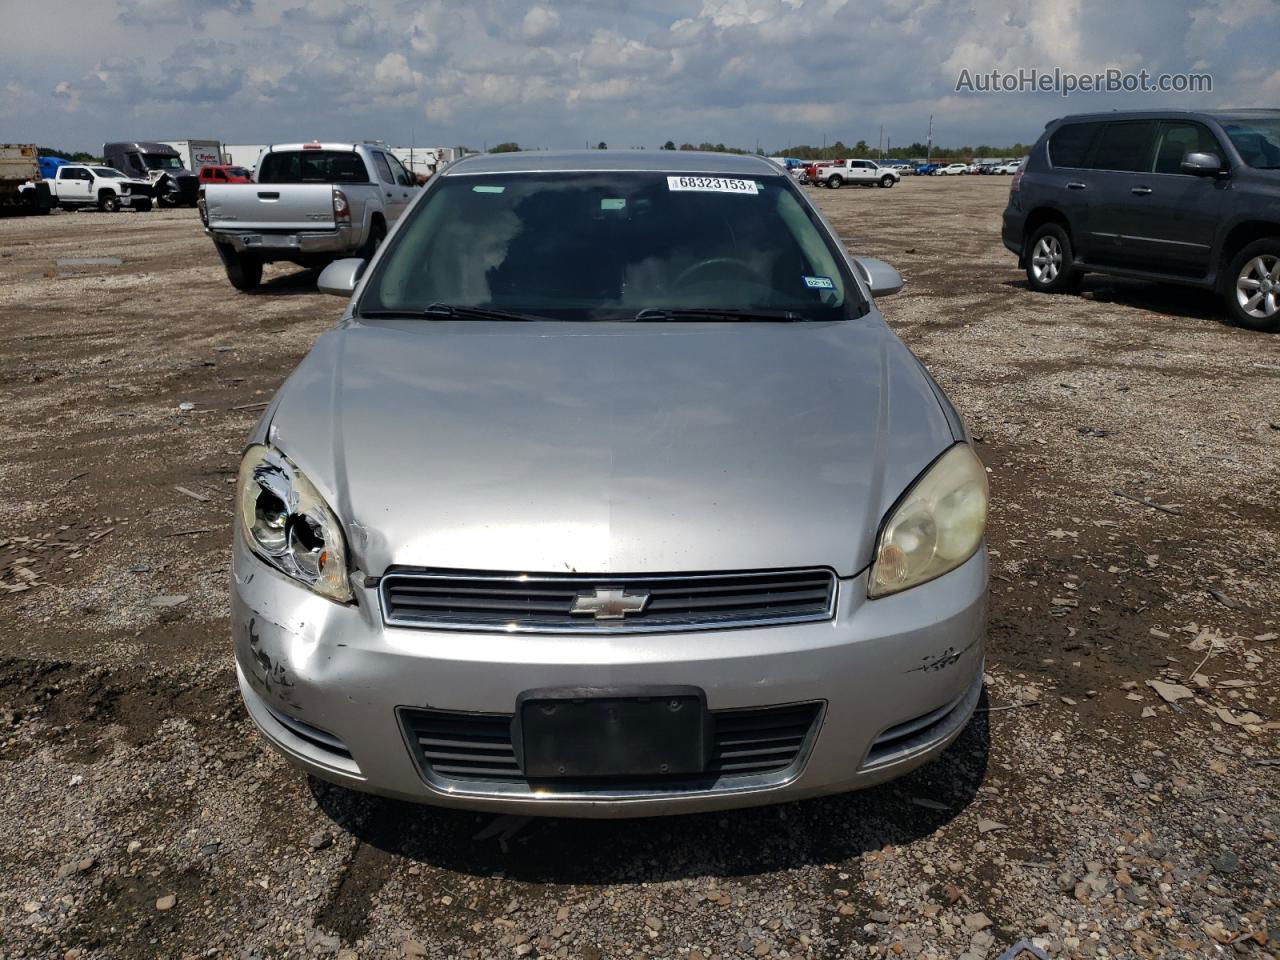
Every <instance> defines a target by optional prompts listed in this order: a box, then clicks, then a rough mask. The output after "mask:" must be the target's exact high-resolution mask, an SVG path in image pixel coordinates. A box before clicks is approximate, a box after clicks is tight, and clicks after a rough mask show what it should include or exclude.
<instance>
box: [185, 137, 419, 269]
mask: <svg viewBox="0 0 1280 960" xmlns="http://www.w3.org/2000/svg"><path fill="white" fill-rule="evenodd" d="M255 177H256V180H257V182H256V183H226V184H220V183H211V184H207V185H206V186H205V187H204V193H203V196H202V197H201V198H200V201H199V203H198V204H197V205H198V206H199V208H200V219H201V220H203V221H204V225H205V232H206V233H207V234H208V235H209V236H210V237H211V238H212V239H213V242H214V245H215V246H216V247H217V249H218V253H219V255H220V256H221V257H222V262H223V265H224V266H225V267H226V270H227V279H228V280H230V281H231V285H232V286H233V287H235V288H236V289H237V290H252V289H253V288H254V287H256V286H258V284H259V283H261V282H262V267H263V264H266V263H272V262H274V261H279V260H284V261H288V262H290V263H296V264H299V265H300V266H304V267H321V266H324V265H325V264H327V263H329V262H330V261H333V260H338V259H341V258H343V257H362V258H364V259H368V258H369V257H371V256H372V255H373V252H374V251H375V250H376V249H377V248H378V245H379V244H380V243H381V242H382V240H383V238H384V237H386V235H387V231H388V230H389V229H390V228H391V225H392V224H394V223H395V222H396V220H397V219H398V218H399V217H400V214H401V213H403V212H404V210H405V208H406V207H407V206H408V205H409V203H410V202H411V201H412V200H413V198H414V197H416V196H417V180H416V179H415V178H414V177H413V175H412V174H410V173H409V172H408V171H407V170H405V168H404V166H403V165H402V164H401V163H400V161H399V160H397V159H396V158H395V157H394V156H393V155H392V154H391V152H390V151H389V150H384V149H382V148H381V147H378V146H375V145H373V144H366V143H291V144H277V145H273V146H270V147H267V148H266V149H265V150H263V152H262V155H261V156H260V157H259V158H258V167H257V170H256V171H255Z"/></svg>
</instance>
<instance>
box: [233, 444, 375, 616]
mask: <svg viewBox="0 0 1280 960" xmlns="http://www.w3.org/2000/svg"><path fill="white" fill-rule="evenodd" d="M237 494H238V495H237V501H238V502H239V504H240V531H241V533H242V535H243V536H244V538H245V542H246V543H248V544H249V547H250V548H251V549H252V550H253V552H254V553H256V554H257V555H258V556H259V557H261V558H262V559H263V560H264V561H266V562H267V563H269V564H271V566H273V567H275V568H276V569H277V570H279V571H280V572H281V573H284V574H287V575H288V576H290V577H293V579H295V580H297V581H299V582H300V583H302V584H304V585H305V586H307V587H309V588H311V589H312V590H314V591H315V592H316V593H318V594H320V595H321V596H324V597H328V598H329V599H330V600H337V601H338V602H339V603H348V602H350V600H351V586H350V584H349V583H347V548H346V542H345V540H344V539H343V536H342V527H341V526H340V525H339V524H338V518H337V517H336V516H334V514H333V511H332V510H330V509H329V505H328V504H327V503H325V502H324V497H322V496H320V494H319V492H318V491H317V490H316V488H315V487H313V486H312V485H311V481H310V480H308V479H307V478H306V477H305V476H303V474H302V471H301V470H299V469H298V468H297V466H295V465H294V463H293V461H291V460H290V459H289V458H288V457H286V456H285V455H284V454H283V453H281V452H280V451H279V450H276V449H275V448H273V447H268V446H265V445H263V444H254V445H253V446H251V447H250V448H249V449H248V450H247V451H245V455H244V459H243V460H241V461H240V480H239V484H238V487H237Z"/></svg>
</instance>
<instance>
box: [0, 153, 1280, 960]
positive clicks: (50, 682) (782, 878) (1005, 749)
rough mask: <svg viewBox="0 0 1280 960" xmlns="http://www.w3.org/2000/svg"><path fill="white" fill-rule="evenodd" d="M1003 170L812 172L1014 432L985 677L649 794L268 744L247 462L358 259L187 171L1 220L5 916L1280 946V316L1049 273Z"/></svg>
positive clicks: (837, 944) (694, 944) (0, 935)
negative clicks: (261, 725) (336, 772)
mask: <svg viewBox="0 0 1280 960" xmlns="http://www.w3.org/2000/svg"><path fill="white" fill-rule="evenodd" d="M1007 188H1008V180H1007V179H1005V178H948V179H945V180H938V179H933V178H929V179H922V180H919V181H914V180H907V181H906V182H904V183H903V184H901V185H900V186H899V187H897V188H896V189H893V190H879V189H873V190H858V189H846V190H841V191H839V192H836V191H820V193H819V194H818V198H819V200H820V202H821V204H822V205H823V207H824V208H825V209H826V211H827V212H828V213H829V214H830V216H831V217H832V218H833V220H834V222H835V223H836V225H837V226H838V228H839V229H840V230H841V232H842V233H843V235H844V236H845V238H846V239H847V241H848V242H849V244H850V246H851V248H852V249H854V250H856V251H857V252H860V253H866V254H870V255H873V256H881V257H884V258H885V259H888V260H890V261H891V262H893V263H894V264H895V265H897V266H898V267H900V268H901V269H902V270H903V272H904V274H905V275H906V277H907V278H908V285H907V287H906V290H905V291H904V292H903V293H902V294H901V295H899V296H897V297H895V298H893V299H887V300H885V301H884V302H883V304H882V306H883V308H884V310H885V312H886V314H887V316H888V318H889V321H890V322H891V324H892V325H893V326H894V328H895V329H896V330H897V331H898V333H899V334H900V335H901V336H902V337H903V338H904V339H905V340H906V341H907V343H908V344H909V345H910V346H911V347H912V349H914V350H915V351H916V353H917V354H918V355H919V356H920V357H921V358H922V359H923V360H924V361H925V362H926V363H927V364H928V366H929V367H930V369H931V370H932V371H933V373H934V375H935V376H936V377H937V379H938V380H939V381H940V382H941V383H942V385H943V386H944V387H945V389H946V390H947V391H948V393H949V394H950V395H951V397H952V398H953V399H954V400H955V402H956V404H957V406H958V407H959V408H960V410H961V412H962V413H963V414H964V416H965V417H966V418H967V420H968V423H969V425H970V427H971V429H972V431H973V433H974V435H975V437H976V438H978V442H979V449H980V451H982V453H983V456H984V458H985V459H986V462H987V463H988V465H989V466H990V468H991V471H992V473H991V482H992V492H993V499H994V505H993V517H992V523H991V529H990V543H991V547H992V553H993V557H994V559H993V571H994V579H993V581H992V594H991V634H990V645H989V660H988V668H989V669H988V673H989V677H988V693H987V698H986V700H985V701H984V705H983V707H982V712H981V713H980V714H979V715H978V716H977V717H976V718H975V720H974V722H973V723H972V725H971V726H970V728H969V730H968V731H967V732H966V734H965V735H964V737H963V738H962V740H961V741H959V743H958V744H957V745H956V746H955V747H954V748H953V749H952V750H951V751H949V752H948V754H946V755H945V756H944V757H943V758H942V759H941V760H940V761H938V762H937V763H935V764H933V765H931V766H929V767H926V768H924V769H922V770H920V771H918V772H917V773H915V774H913V775H911V776H909V777H907V778H905V779H904V780H902V781H900V782H897V783H894V784H890V785H887V786H885V787H881V788H877V789H874V790H871V791H867V792H865V793H862V794H857V795H851V796H845V797H838V798H832V799H827V800H821V801H812V802H806V803H800V804H791V805H786V806H781V807H774V808H766V809H762V810H753V811H746V812H741V813H733V814H717V815H708V816H698V817H685V818H673V819H660V820H652V821H641V822H636V823H611V822H589V823H580V822H572V821H563V820H545V821H541V820H540V821H532V822H522V821H519V820H513V819H510V818H507V819H500V820H498V821H495V820H494V818H492V817H480V816H474V815H468V814H459V813H447V812H440V811H436V810H432V809H428V808H417V807H409V806H404V805H400V804H394V803H388V802H384V801H380V800H375V799H370V798H366V797H361V796H357V795H353V794H349V793H346V792H343V791H340V790H334V789H330V788H327V787H324V786H322V785H320V784H318V783H313V782H309V781H308V780H307V778H306V777H304V776H302V775H301V774H299V773H297V772H295V771H293V770H292V769H291V768H289V767H288V766H286V765H285V763H284V762H283V761H282V760H280V759H279V758H278V757H277V756H276V755H274V754H273V753H271V752H269V751H268V750H267V749H266V748H265V747H264V746H263V744H262V743H261V741H260V740H259V739H258V738H257V737H256V736H255V735H254V732H253V730H252V728H251V725H250V722H249V720H248V719H247V717H246V715H245V713H244V711H243V709H242V708H241V706H240V703H239V699H238V694H237V692H236V689H235V682H234V674H233V670H232V658H231V646H230V640H229V635H228V634H229V630H228V601H227V581H228V572H227V568H228V542H229V538H230V527H229V518H230V512H231V493H232V482H233V478H234V474H235V470H236V465H237V460H238V454H239V449H240V446H241V443H242V442H243V439H244V437H245V436H246V435H247V433H248V431H249V429H250V428H251V426H252V425H253V423H254V421H255V419H256V418H257V416H258V415H259V412H260V410H261V408H262V406H263V405H264V404H265V402H266V401H267V399H268V398H269V397H270V396H271V394H272V391H273V390H274V389H275V388H276V387H277V386H278V385H279V384H280V383H281V381H282V380H283V379H284V377H285V376H286V375H287V374H288V372H289V371H290V369H292V367H293V366H294V365H295V364H296V362H297V361H298V359H299V358H301V357H302V356H303V354H304V353H305V352H306V351H307V349H308V346H309V345H310V343H311V342H312V340H313V339H314V338H315V337H316V336H317V334H319V333H320V332H321V331H322V330H324V329H325V328H326V326H327V325H328V324H329V323H331V322H332V320H333V319H334V317H335V316H336V314H337V313H338V310H339V304H338V301H336V300H334V299H332V298H328V297H321V296H319V295H317V294H315V293H314V292H313V289H312V288H313V283H314V275H310V274H305V273H298V272H296V271H293V270H292V268H290V269H284V268H275V269H272V270H271V271H270V282H269V283H268V284H267V285H266V287H265V288H264V289H263V290H262V291H261V292H259V293H257V294H255V295H243V294H237V293H235V292H234V291H233V290H232V289H231V287H230V286H229V285H228V284H227V282H226V280H225V279H224V277H223V275H222V271H221V268H220V265H219V263H218V261H217V259H216V257H215V255H214V253H213V250H212V248H211V245H210V244H209V242H208V241H207V240H206V239H205V238H204V236H203V235H202V233H201V232H200V229H199V224H198V222H197V221H196V218H195V215H194V213H192V212H190V211H181V212H165V213H161V212H155V213H150V214H130V213H121V214H96V213H76V214H65V213H59V214H54V215H52V216H50V217H43V218H33V219H25V220H5V221H0V280H3V283H2V284H0V343H2V344H3V349H2V350H0V396H2V397H3V405H2V406H0V449H2V450H3V451H4V454H3V456H2V457H0V483H2V486H0V489H2V490H3V493H2V494H0V779H2V782H3V784H4V788H3V790H2V791H0V958H5V960H11V958H29V957H64V956H65V957H80V958H88V957H126V958H134V957H137V958H141V957H179V956H193V957H194V956H219V957H221V956H227V957H262V958H267V957H286V956H287V957H299V956H311V955H317V956H325V955H338V956H342V957H344V958H350V957H356V956H358V957H420V956H422V957H454V956H467V957H477V956H480V957H513V956H515V957H519V956H526V955H527V956H531V957H539V956H556V957H583V958H613V957H622V956H651V957H671V958H688V960H698V958H704V960H709V958H710V957H712V956H714V955H719V956H721V957H731V956H753V957H767V956H775V957H787V956H790V957H873V956H887V957H896V956H902V957H906V958H915V957H928V958H948V960H950V958H957V957H963V958H965V960H979V958H983V960H985V958H990V957H995V956H996V955H998V954H999V953H1000V952H1001V951H1003V950H1004V949H1006V948H1007V947H1008V946H1010V945H1011V944H1013V943H1014V942H1016V941H1018V940H1021V939H1023V938H1031V937H1035V938H1038V939H1037V942H1038V943H1040V944H1041V945H1042V946H1043V947H1044V948H1045V949H1046V951H1047V952H1048V954H1049V955H1050V956H1052V957H1080V958H1084V957H1090V958H1092V957H1109V956H1121V957H1152V956H1178V957H1206V956H1223V957H1225V956H1242V957H1262V956H1271V955H1275V954H1276V953H1277V951H1278V950H1280V947H1277V943H1278V942H1280V940H1275V939H1270V938H1272V937H1276V938H1280V912H1278V911H1277V907H1276V899H1277V897H1278V896H1280V872H1278V869H1280V867H1278V864H1277V850H1278V846H1277V834H1280V802H1278V799H1280V798H1278V794H1280V789H1278V785H1277V778H1278V776H1280V767H1278V766H1277V764H1278V763H1280V750H1278V749H1277V730H1278V727H1280V703H1277V687H1276V679H1277V661H1278V660H1280V640H1278V639H1277V635H1278V634H1280V622H1278V621H1280V513H1278V511H1277V503H1278V502H1280V497H1278V491H1277V481H1278V480H1280V337H1274V336H1273V337H1266V336H1262V335H1258V334H1253V333H1248V332H1245V331H1241V330H1236V329H1233V328H1231V327H1228V326H1225V325H1223V323H1222V322H1221V321H1220V320H1219V319H1218V318H1217V317H1216V315H1215V305H1214V302H1213V300H1212V299H1211V298H1210V297H1208V296H1205V295H1201V294H1197V293H1194V292H1187V291H1182V290H1167V289H1156V288H1151V287H1147V286H1144V285H1141V284H1138V283H1129V282H1114V281H1110V280H1105V279H1101V278H1090V279H1089V280H1087V281H1086V284H1085V287H1084V290H1083V292H1082V293H1081V294H1080V295H1075V296H1064V297H1046V296H1038V295H1034V294H1032V293H1030V292H1029V291H1028V290H1027V289H1026V286H1025V284H1024V281H1023V279H1022V275H1021V273H1020V272H1019V271H1018V269H1017V268H1016V266H1015V264H1014V263H1013V260H1012V257H1010V256H1009V255H1007V254H1006V252H1005V251H1004V249H1003V248H1002V247H1001V245H1000V241H999V213H1000V210H1001V208H1002V206H1003V204H1004V199H1005V194H1006V191H1007ZM72 258H118V259H119V260H120V261H121V262H120V263H119V264H118V265H113V264H109V263H108V264H93V263H89V264H83V263H82V264H76V263H65V262H64V263H61V264H60V263H59V261H60V260H61V261H66V260H68V259H72ZM186 404H193V405H194V406H193V407H191V408H190V409H183V407H184V406H185V405H186ZM1151 682H1155V683H1156V684H1157V685H1159V684H1162V683H1167V684H1173V685H1174V686H1160V688H1159V690H1158V689H1156V687H1153V686H1152V685H1151ZM1161 691H1163V694H1164V696H1162V695H1161ZM1166 697H1168V698H1170V700H1172V702H1168V701H1167V700H1166V699H1165V698H1166ZM171 898H172V899H171Z"/></svg>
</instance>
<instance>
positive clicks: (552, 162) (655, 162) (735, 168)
mask: <svg viewBox="0 0 1280 960" xmlns="http://www.w3.org/2000/svg"><path fill="white" fill-rule="evenodd" d="M570 171H573V172H578V171H584V172H597V171H599V172H608V171H618V172H622V171H627V172H651V171H652V172H659V173H697V174H721V175H737V176H744V177H747V176H756V177H759V176H769V177H780V176H782V175H783V171H782V170H781V168H780V167H779V166H778V165H777V164H776V163H772V162H770V161H769V160H768V159H767V158H765V157H760V156H756V155H755V154H738V153H703V152H701V151H698V150H676V151H674V152H673V151H670V150H522V151H520V152H519V153H481V154H473V155H471V156H469V157H463V158H462V159H461V160H457V161H454V162H453V163H451V164H449V166H448V167H446V168H445V170H444V171H443V172H442V174H441V175H442V176H446V177H456V176H473V175H476V174H484V173H567V172H570Z"/></svg>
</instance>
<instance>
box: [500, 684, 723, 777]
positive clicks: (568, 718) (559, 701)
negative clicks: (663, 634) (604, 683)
mask: <svg viewBox="0 0 1280 960" xmlns="http://www.w3.org/2000/svg"><path fill="white" fill-rule="evenodd" d="M710 736H711V724H710V722H709V715H708V713H707V699H706V694H705V693H704V692H703V691H702V690H701V689H700V688H698V687H689V686H667V687H632V688H572V689H565V688H552V689H541V690H528V691H525V692H524V693H522V694H521V695H520V696H519V697H518V698H517V700H516V713H515V718H514V720H513V721H512V731H511V739H512V745H513V746H514V748H515V752H516V759H517V761H518V762H519V763H520V768H521V770H522V771H523V772H524V775H525V776H526V777H527V778H529V779H530V780H565V779H588V778H589V779H596V778H600V777H614V778H625V777H630V778H645V777H666V776H680V775H690V774H699V773H702V772H703V771H705V770H706V767H707V762H708V759H709V757H710V754H711V749H710Z"/></svg>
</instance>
